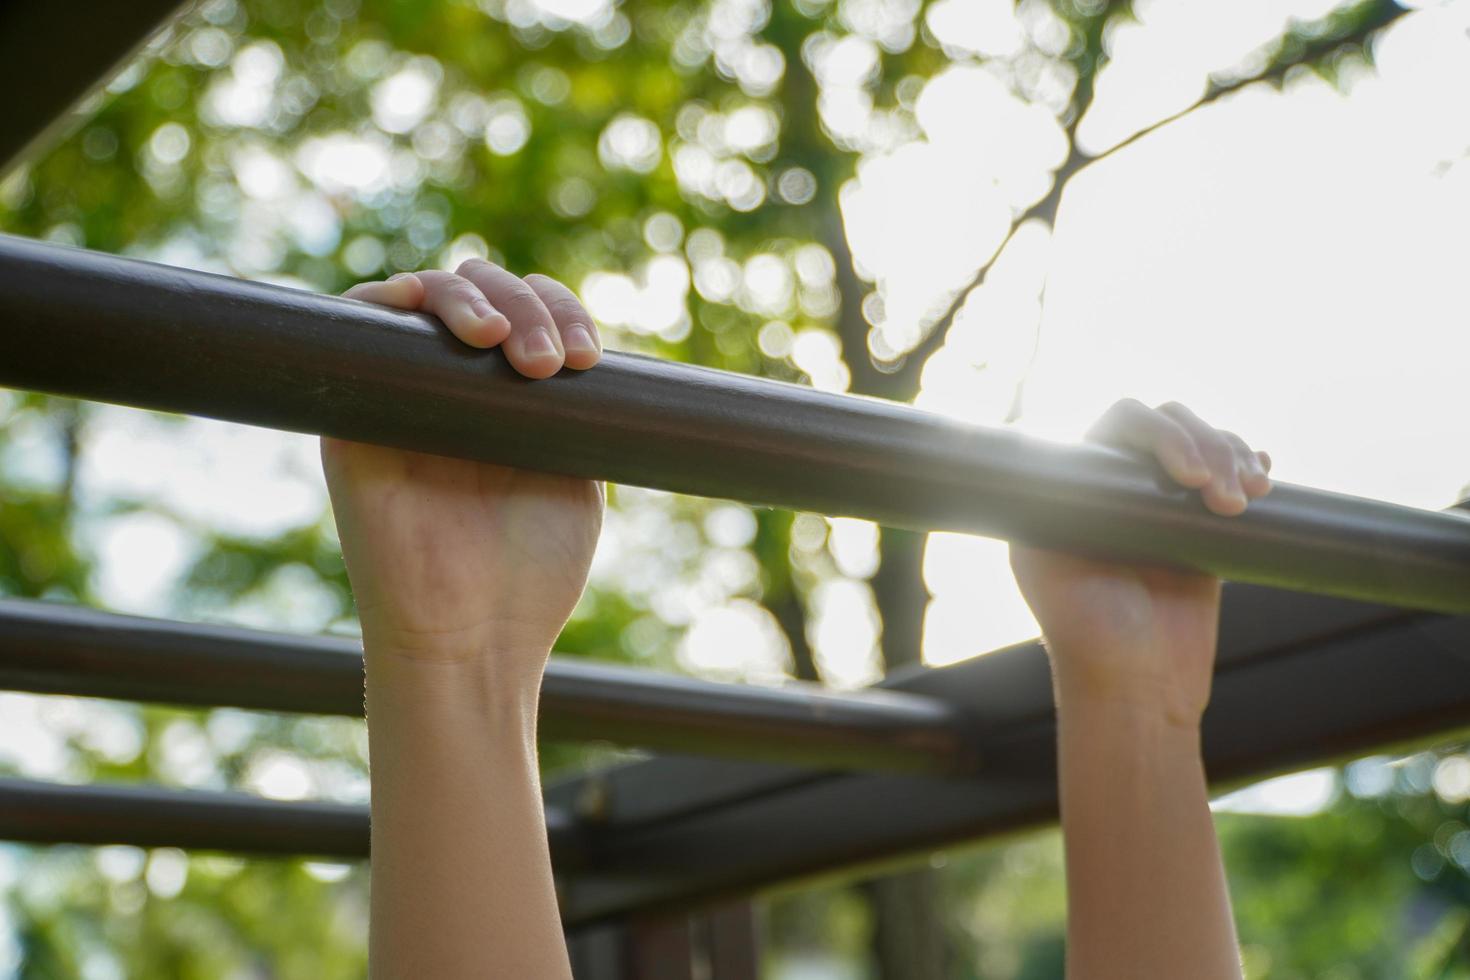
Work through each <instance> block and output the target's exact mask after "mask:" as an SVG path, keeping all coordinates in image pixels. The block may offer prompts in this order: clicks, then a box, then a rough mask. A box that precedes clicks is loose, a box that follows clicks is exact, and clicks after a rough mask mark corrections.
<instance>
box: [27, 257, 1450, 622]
mask: <svg viewBox="0 0 1470 980" xmlns="http://www.w3.org/2000/svg"><path fill="white" fill-rule="evenodd" d="M0 323H4V325H5V327H4V329H3V330H0V384H5V385H10V386H14V387H20V388H31V389H35V390H38V391H47V392H53V393H56V394H63V395H73V396H76V397H80V398H91V399H96V400H100V401H111V402H117V403H120V404H125V405H136V406H140V407H144V408H152V409H160V410H165V411H178V412H188V413H193V414H198V415H204V416H209V417H213V418H223V419H231V420H234V421H237V422H246V423H250V424H253V425H265V426H272V427H275V428H281V429H291V430H295V431H302V432H322V433H326V434H330V435H334V436H339V437H343V438H348V439H355V440H360V441H367V442H377V443H382V444H384V445H394V446H405V447H411V448H414V449H418V450H423V451H427V452H434V453H441V454H445V455H456V456H464V457H468V458H473V459H484V460H493V461H496V462H499V463H505V464H509V465H514V466H523V467H528V468H533V469H543V470H548V471H554V472H560V473H568V474H572V475H579V476H587V477H596V478H600V479H607V480H613V481H616V482H620V483H628V484H634V485H637V486H645V487H653V488H656V489H662V490H669V491H674V492H678V493H689V494H696V495H700V496H714V497H727V498H734V499H740V500H746V501H750V502H752V503H758V504H770V505H776V506H782V507H789V508H793V509H798V510H811V511H819V512H823V513H829V514H845V515H852V516H857V517H865V518H870V519H872V520H876V521H878V522H880V523H883V524H888V525H892V526H897V527H909V528H916V529H921V530H957V531H966V532H974V533H981V534H988V535H993V536H997V537H1005V538H1014V539H1018V540H1025V541H1030V542H1033V543H1036V544H1041V545H1049V546H1055V547H1066V548H1070V549H1072V550H1076V551H1083V552H1087V553H1094V554H1099V555H1110V556H1115V557H1122V558H1130V559H1136V560H1147V561H1157V562H1166V563H1170V564H1175V565H1181V566H1186V567H1191V568H1197V569H1201V570H1204V571H1208V572H1211V573H1214V574H1217V575H1220V576H1222V577H1224V578H1229V579H1236V580H1240V581H1247V582H1256V583H1259V584H1264V585H1274V586H1280V587H1283V588H1291V589H1300V590H1306V591H1314V592H1321V593H1324V594H1330V595H1337V596H1343V597H1347V598H1356V599H1363V600H1370V601H1376V602H1385V603H1390V604H1393V605H1398V606H1405V607H1410V608H1418V609H1427V610H1435V611H1441V612H1457V613H1465V612H1470V518H1467V517H1465V516H1464V515H1462V514H1453V513H1435V512H1430V511H1423V510H1416V509H1412V508H1407V507H1397V506H1392V505H1389V504H1385V503H1381V502H1377V501H1371V500H1364V499H1361V498H1357V497H1349V496H1344V495H1341V494H1333V493H1327V492H1323V491H1319V490H1309V489H1305V488H1302V487H1296V486H1290V485H1285V484H1281V485H1278V486H1277V488H1276V490H1275V492H1274V493H1272V494H1271V496H1269V497H1267V498H1265V499H1263V500H1259V501H1256V502H1255V503H1253V504H1252V506H1251V508H1250V510H1249V511H1248V512H1247V513H1246V514H1245V515H1244V516H1242V517H1239V518H1222V517H1218V516H1216V515H1214V514H1211V513H1210V512H1209V511H1208V510H1206V509H1205V507H1204V506H1203V504H1202V503H1201V502H1200V500H1199V497H1198V494H1196V493H1193V492H1190V491H1185V490H1182V489H1180V488H1178V487H1175V486H1173V485H1171V484H1170V482H1169V481H1167V480H1166V479H1164V478H1163V476H1162V475H1161V473H1160V472H1159V471H1158V470H1157V469H1156V468H1155V467H1154V466H1152V465H1151V464H1147V463H1144V462H1140V461H1138V460H1134V459H1131V458H1129V457H1125V456H1122V455H1119V454H1116V453H1111V452H1107V451H1105V450H1102V449H1098V448H1096V447H1090V446H1059V445H1054V444H1049V443H1044V442H1039V441H1035V440H1030V439H1026V438H1023V437H1021V436H1019V435H1017V434H1015V433H1013V432H1007V431H1000V430H989V429H982V428H976V427H972V426H967V425H962V424H959V423H957V422H953V421H950V420H947V419H943V418H940V417H938V416H934V415H930V414H928V413H925V412H921V411H918V410H916V409H913V408H909V407H907V406H902V405H896V404H890V403H885V402H880V401H874V400H867V399H861V398H852V397H844V396H840V395H832V394H828V393H824V392H818V391H813V390H811V389H809V388H803V387H800V386H796V385H788V384H782V383H779V382H775V381H767V380H763V379H759V378H751V377H745V376H741V375H734V374H728V373H723V372H719V371H711V370H707V369H703V368H697V367H691V366H688V365H683V364H674V363H668V362H663V361H658V360H652V359H648V358H643V357H636V356H631V355H623V354H616V353H609V354H608V355H607V356H606V358H605V362H604V363H603V364H602V365H601V366H600V367H598V368H597V369H596V370H593V371H588V372H585V373H580V374H579V373H577V372H570V371H568V372H563V373H562V374H560V375H558V376H557V377H556V378H553V379H551V380H549V381H538V382H527V381H525V380H524V379H523V378H520V377H519V376H517V375H516V374H515V373H514V372H513V371H512V370H511V369H510V367H509V366H508V365H507V364H506V361H505V358H504V356H503V355H502V354H501V353H500V352H499V351H477V350H472V349H470V348H469V347H466V346H465V345H463V344H460V343H458V342H457V341H455V340H454V339H453V338H452V337H451V336H449V334H448V332H447V331H445V330H444V329H443V327H442V326H441V325H440V324H439V323H438V322H437V321H435V320H433V319H432V318H430V317H427V316H424V315H421V314H413V313H403V312H400V311H395V310H388V309H385V308H382V307H376V306H371V305H369V304H366V303H360V302H355V301H352V300H344V299H338V298H333V297H329V296H321V295H317V294H313V293H308V292H302V291H298V290H290V289H284V288H281V287H277V286H270V285H265V284H262V283H252V282H242V281H239V280H235V279H230V278H227V277H223V276H215V275H210V274H207V273H202V272H191V271H186V270H183V269H174V268H168V267H165V266H159V265H154V264H151V263H147V262H140V261H136V260H131V259H123V258H118V257H115V256H109V255H103V254H100V253H96V252H88V251H83V250H80V249H69V248H64V247H61V246H57V245H51V244H45V243H41V242H35V241H28V240H25V239H20V238H13V237H4V236H0Z"/></svg>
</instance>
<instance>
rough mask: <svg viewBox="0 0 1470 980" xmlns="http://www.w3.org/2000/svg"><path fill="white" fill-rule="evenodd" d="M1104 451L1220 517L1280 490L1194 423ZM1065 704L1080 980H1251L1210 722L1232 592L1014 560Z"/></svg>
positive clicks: (1085, 562)
mask: <svg viewBox="0 0 1470 980" xmlns="http://www.w3.org/2000/svg"><path fill="white" fill-rule="evenodd" d="M1094 438H1095V439H1096V440H1097V441H1101V442H1104V443H1107V444H1110V445H1113V446H1115V447H1117V448H1122V449H1127V450H1132V451H1135V452H1139V453H1145V454H1148V455H1152V456H1154V457H1156V458H1157V459H1158V460H1159V462H1160V463H1161V464H1162V465H1163V466H1164V468H1165V470H1167V471H1168V473H1169V474H1170V475H1171V476H1172V477H1173V478H1174V479H1175V480H1177V481H1178V482H1179V483H1181V484H1183V485H1185V486H1188V487H1192V488H1197V489H1199V490H1200V491H1201V495H1202V497H1203V499H1204V501H1205V503H1206V505H1207V506H1208V507H1209V508H1210V509H1211V510H1214V511H1215V512H1216V513H1219V514H1222V515H1225V516H1231V515H1235V514H1239V513H1241V512H1242V511H1243V510H1244V509H1245V507H1246V506H1247V502H1248V500H1249V499H1250V498H1252V497H1258V496H1261V495H1263V494H1265V493H1267V492H1269V490H1270V481H1269V478H1268V477H1267V475H1266V473H1267V469H1268V468H1269V466H1270V460H1269V458H1268V457H1266V456H1265V455H1264V454H1258V453H1255V452H1253V451H1251V450H1250V449H1249V448H1248V447H1247V446H1246V445H1245V444H1244V443H1243V442H1241V441H1240V440H1239V439H1238V438H1237V437H1235V436H1233V435H1231V434H1230V433H1223V432H1218V431H1216V430H1215V429H1213V428H1211V427H1209V426H1207V425H1206V424H1205V423H1203V422H1202V421H1200V420H1199V419H1198V418H1196V417H1195V416H1194V415H1193V414H1192V413H1190V412H1189V411H1188V410H1187V409H1184V408H1183V407H1181V406H1177V405H1166V406H1162V407H1161V408H1160V409H1157V410H1154V409H1148V408H1146V407H1144V406H1143V405H1140V404H1138V403H1137V402H1122V403H1119V405H1117V406H1115V407H1114V408H1113V410H1112V411H1111V412H1109V413H1108V415H1107V416H1106V417H1105V418H1104V419H1103V421H1102V422H1101V423H1099V425H1098V427H1097V429H1095V430H1094ZM1012 564H1013V565H1014V567H1015V569H1016V575H1017V579H1018V581H1019V582H1020V583H1021V586H1022V590H1023V591H1024V592H1025V594H1026V598H1027V601H1028V602H1030V604H1031V607H1032V609H1033V610H1034V611H1035V613H1036V616H1037V619H1038V620H1039V621H1040V623H1041V626H1042V631H1043V633H1044V634H1045V636H1046V640H1047V650H1048V653H1049V654H1050V656H1051V662H1052V676H1053V681H1054V686H1055V690H1056V700H1057V734H1058V753H1059V754H1058V763H1059V774H1060V795H1061V811H1062V832H1063V837H1064V840H1065V842H1066V852H1067V890H1068V900H1067V909H1068V915H1067V972H1068V976H1069V977H1071V978H1073V980H1125V978H1127V980H1136V978H1140V977H1190V978H1192V980H1238V978H1239V977H1240V976H1241V970H1240V956H1239V951H1238V947H1237V941H1236V937H1235V926H1234V921H1233V919H1232V915H1231V911H1230V894H1229V891H1228V889H1227V887H1226V882H1225V872H1224V868H1223V866H1222V863H1221V860H1220V849H1219V844H1218V842H1217V840H1216V837H1215V829H1214V822H1213V820H1212V818H1211V814H1210V810H1209V800H1208V796H1207V793H1206V787H1205V773H1204V766H1203V763H1202V760H1201V756H1200V718H1201V716H1202V715H1203V713H1204V709H1205V705H1206V704H1207V703H1208V701H1209V695H1210V680H1211V676H1212V672H1213V667H1214V661H1215V642H1216V632H1217V629H1218V624H1219V605H1220V583H1219V582H1218V581H1217V580H1215V579H1212V578H1209V577H1207V576H1202V575H1196V574H1192V573H1186V572H1178V571H1173V570H1168V569H1163V568H1154V567H1143V566H1129V565H1119V564H1115V563H1108V562H1101V561H1095V560H1090V559H1086V558H1080V557H1074V556H1069V555H1063V554H1057V553H1052V552H1046V551H1039V550H1035V549H1027V548H1020V547H1017V548H1014V549H1012Z"/></svg>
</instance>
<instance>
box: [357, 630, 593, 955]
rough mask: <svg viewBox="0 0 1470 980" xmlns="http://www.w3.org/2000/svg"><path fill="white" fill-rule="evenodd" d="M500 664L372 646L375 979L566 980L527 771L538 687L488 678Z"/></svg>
mask: <svg viewBox="0 0 1470 980" xmlns="http://www.w3.org/2000/svg"><path fill="white" fill-rule="evenodd" d="M519 659H520V660H522V661H524V659H525V658H519ZM533 659H534V658H533ZM499 662H502V663H503V662H505V660H503V659H502V660H501V661H499ZM496 663H497V660H496V658H494V657H493V655H492V656H487V657H474V658H472V659H469V660H465V661H458V662H435V661H430V660H414V659H410V658H407V657H403V656H400V655H397V654H394V653H392V652H389V651H385V650H382V649H375V648H374V646H373V645H372V643H371V642H370V643H369V644H368V655H367V717H368V733H369V751H370V754H371V761H372V781H373V782H372V787H373V788H372V908H371V920H372V921H371V933H370V935H371V940H370V947H371V948H370V962H371V971H372V975H373V977H374V978H375V980H399V978H416V977H442V978H446V980H454V978H459V977H483V976H507V977H511V976H515V977H537V978H541V977H547V978H551V977H557V976H562V977H570V976H571V970H570V966H569V965H568V962H567V955H566V946H565V942H564V939H563V937H562V935H561V932H560V929H559V928H558V923H559V921H560V919H559V916H558V914H557V906H556V894H555V889H554V885H553V880H552V875H551V859H550V854H549V849H548V847H547V841H546V823H545V812H544V809H543V804H542V801H541V791H540V779H539V776H538V773H537V767H536V749H535V712H536V701H537V696H538V694H539V691H538V686H537V683H536V681H535V679H534V678H507V677H497V676H496V672H495V664H496Z"/></svg>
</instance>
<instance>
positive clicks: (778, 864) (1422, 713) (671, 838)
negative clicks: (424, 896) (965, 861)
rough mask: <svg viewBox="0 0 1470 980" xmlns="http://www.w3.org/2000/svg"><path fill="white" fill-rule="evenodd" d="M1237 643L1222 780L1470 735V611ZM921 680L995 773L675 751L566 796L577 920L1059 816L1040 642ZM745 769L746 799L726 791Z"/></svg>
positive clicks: (103, 803) (557, 846)
mask: <svg viewBox="0 0 1470 980" xmlns="http://www.w3.org/2000/svg"><path fill="white" fill-rule="evenodd" d="M1222 642H1223V646H1222V651H1221V663H1220V666H1219V671H1218V673H1217V676H1216V678H1215V690H1214V697H1213V700H1212V704H1211V707H1210V710H1209V712H1208V713H1207V715H1206V719H1205V738H1204V751H1205V757H1206V762H1207V765H1208V768H1209V773H1210V777H1211V781H1212V783H1213V784H1215V785H1220V784H1222V783H1224V784H1229V783H1232V782H1235V781H1238V780H1240V779H1242V778H1245V777H1249V776H1254V775H1262V774H1268V773H1272V772H1278V771H1282V770H1284V769H1289V768H1291V767H1299V766H1305V765H1310V764H1314V763H1320V762H1324V761H1330V760H1333V759H1337V758H1341V757H1343V755H1344V754H1345V753H1354V752H1360V751H1363V750H1365V749H1368V748H1370V747H1374V746H1379V745H1382V744H1385V743H1390V742H1394V741H1398V740H1404V739H1417V738H1422V737H1425V736H1429V735H1435V734H1439V733H1444V732H1449V731H1453V730H1456V729H1459V728H1462V727H1463V726H1465V725H1467V724H1470V671H1467V670H1466V669H1465V666H1466V662H1467V660H1470V619H1467V618H1454V619H1451V618H1445V617H1438V616H1427V615H1410V614H1405V613H1403V612H1400V611H1397V610H1393V609H1387V608H1383V607H1364V606H1361V605H1358V604H1354V603H1347V602H1340V601H1335V600H1328V599H1320V598H1314V597H1301V596H1292V595H1288V594H1285V593H1273V592H1270V591H1269V590H1260V589H1252V590H1245V591H1242V590H1240V589H1239V588H1237V589H1236V590H1235V593H1234V595H1233V596H1227V621H1226V630H1225V636H1224V637H1223V638H1222ZM902 683H903V685H904V686H905V687H907V688H909V689H912V690H915V691H928V692H936V691H937V692H943V693H944V695H945V696H946V697H948V698H952V699H953V700H955V701H956V702H958V703H959V704H961V705H962V706H964V707H966V708H967V709H969V710H971V711H975V712H978V713H980V714H982V715H984V716H985V717H986V718H987V725H986V727H985V729H984V731H983V733H982V734H981V736H980V747H981V749H982V751H983V752H984V757H985V759H986V764H985V765H984V767H983V768H982V769H981V770H980V771H979V772H978V773H977V774H976V775H975V776H973V777H972V778H969V779H963V780H956V779H933V778H920V777H914V776H911V775H895V774H849V773H834V772H827V773H816V772H809V773H806V774H804V775H800V776H795V777H794V776H793V775H792V774H791V773H790V771H788V770H783V769H781V768H779V767H774V766H766V767H759V766H753V765H751V764H748V763H738V764H736V763H727V762H710V763H707V764H706V765H705V766H703V767H702V768H700V767H692V766H688V765H686V762H685V760H682V759H655V760H650V761H648V762H641V763H635V764H632V765H629V766H625V767H620V768H619V769H617V770H614V771H612V772H604V773H592V774H589V775H587V776H585V777H582V778H580V779H578V780H574V781H571V782H569V783H566V784H563V785H561V786H553V787H551V788H550V789H549V790H548V799H547V814H548V825H549V829H550V836H551V840H552V853H553V860H554V862H555V865H556V868H557V872H558V880H559V882H560V886H561V887H560V893H561V903H562V904H561V907H562V914H563V918H564V919H565V920H566V922H567V923H568V925H571V926H581V925H586V924H588V923H594V922H598V921H604V920H607V919H609V918H614V917H617V916H622V915H626V914H629V913H634V912H636V913H640V914H641V913H646V912H649V911H657V910H660V909H670V908H679V907H686V906H687V903H691V902H706V901H710V900H713V899H717V898H719V897H721V896H725V895H731V894H738V893H744V892H748V891H750V890H752V889H757V888H761V887H764V886H768V885H771V884H775V883H778V882H789V881H791V880H793V879H796V878H800V877H803V876H807V875H814V874H827V873H831V872H833V871H835V870H838V869H844V868H846V869H855V868H859V867H862V866H866V865H871V864H873V863H875V862H886V861H891V860H893V859H894V858H898V857H902V856H904V855H911V854H912V855H917V854H922V853H924V852H925V851H929V850H933V849H936V848H941V847H946V846H950V845H953V844H958V843H961V842H965V841H971V840H975V839H978V838H981V837H985V836H989V835H994V834H997V833H1002V832H1007V831H1012V830H1015V829H1017V828H1019V827H1023V826H1027V825H1033V824H1037V823H1041V822H1046V821H1049V820H1052V819H1054V818H1055V814H1056V782H1055V781H1056V769H1055V741H1054V740H1055V726H1054V721H1053V718H1052V714H1051V710H1050V699H1051V692H1050V689H1049V684H1048V682H1047V669H1046V664H1045V654H1044V653H1043V651H1042V650H1041V649H1040V647H1039V646H1038V645H1036V644H1023V645H1021V646H1018V647H1014V648H1011V649H1008V650H1004V651H999V652H997V653H995V654H992V655H990V656H987V657H981V658H977V659H975V660H973V661H969V662H966V663H963V664H957V665H955V666H953V667H945V668H939V669H933V670H925V671H918V672H914V673H912V674H911V675H910V676H909V677H907V678H906V679H904V680H903V681H902ZM760 769H764V770H765V775H766V777H767V778H766V781H765V783H764V784H762V783H761V782H760V780H758V779H757V778H756V777H757V775H758V772H757V771H758V770H760ZM732 773H733V774H735V775H736V776H737V777H739V778H738V779H736V780H735V782H737V783H738V785H737V786H736V787H735V792H733V793H731V792H728V791H727V788H723V787H722V784H723V783H725V782H728V781H730V780H728V779H727V777H729V776H730V775H731V774H732ZM630 777H631V778H630ZM660 779H662V780H663V781H664V782H663V783H662V784H661V782H660ZM689 783H702V784H703V785H702V786H695V787H693V788H691V787H690V786H689V785H687V784H689ZM630 788H631V789H632V790H633V793H632V794H630V798H624V793H625V791H628V790H629V789H630ZM660 794H662V798H661V799H660V798H659V796H660ZM701 794H703V795H704V799H703V801H702V802H701V801H700V800H699V799H698V797H700V795H701ZM589 796H600V797H602V801H601V805H600V806H599V807H597V808H596V809H595V810H589V808H587V807H585V806H584V800H585V799H586V798H587V797H589ZM631 796H636V797H637V798H636V799H635V798H631ZM670 800H674V801H676V802H675V803H674V805H672V806H670V805H669V801H670ZM365 828H366V812H365V810H363V809H361V808H357V809H354V808H351V807H340V806H338V805H335V804H317V803H305V804H302V803H290V804H288V803H278V802H275V801H264V800H259V799H256V798H251V797H240V796H238V795H229V794H198V793H192V792H191V793H183V792H179V791H172V790H158V789H154V788H150V787H54V786H49V785H45V784H34V783H22V782H16V781H4V780H0V838H10V839H23V840H30V841H37V842H77V843H92V844H96V843H131V844H140V845H144V846H157V845H172V846H180V847H195V848H202V849H217V850H242V851H249V852H253V853H267V854H284V853H298V852H299V853H311V854H324V855H331V856H340V857H355V856H361V855H362V854H363V853H364V851H365V847H366V839H367V835H366V829H365Z"/></svg>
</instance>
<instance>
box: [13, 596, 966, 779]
mask: <svg viewBox="0 0 1470 980" xmlns="http://www.w3.org/2000/svg"><path fill="white" fill-rule="evenodd" d="M0 688H8V689H10V690H22V691H34V692H39V693H48V694H77V695H86V696H92V697H105V698H120V699H126V700H139V701H159V702H166V703H172V704H190V705H206V706H229V707H237V708H255V709H260V710H268V711H302V712H310V713H317V714H331V715H349V716H360V715H361V714H362V710H363V697H362V648H361V647H360V646H359V645H358V644H357V643H356V642H355V641H353V640H350V639H347V638H345V637H309V636H291V635H287V634H279V633H266V632H261V631H257V630H246V629H238V628H234V627H225V626H207V625H200V624H194V623H180V622H170V621H167V620H157V619H144V618H140V617H135V616H120V615H117V614H115V613H105V612H99V611H97V610H94V609H86V608H82V607H79V606H66V605H60V604H56V603H43V602H31V601H25V600H14V599H11V600H0ZM541 719H542V721H541V724H542V731H543V734H545V735H546V736H547V737H550V738H562V739H571V740H588V739H595V740H601V741H608V742H616V743H620V744H625V745H634V746H640V747H644V748H655V749H666V750H670V751H675V752H681V753H688V754H694V755H699V754H710V755H729V756H735V757H739V758H748V759H764V760H768V761H774V762H781V763H785V764H790V765H812V766H820V767H824V768H839V769H894V770H900V771H908V772H926V773H946V772H948V773H956V772H962V771H965V770H967V769H969V768H970V767H972V765H973V759H971V758H970V757H969V756H968V754H967V753H966V738H967V735H966V728H965V725H964V723H963V721H964V719H963V717H962V716H961V714H960V712H958V711H957V710H956V709H955V708H953V707H951V706H950V705H948V704H946V703H945V702H943V701H942V700H939V699H937V698H931V697H927V696H919V695H912V694H903V693H900V692H894V691H879V690H875V691H855V692H848V693H842V692H835V691H827V690H824V689H822V688H820V687H817V686H816V685H811V684H790V685H787V686H785V687H779V688H771V687H752V686H747V685H741V684H720V683H715V682H712V681H703V680H698V679H695V678H691V677H678V676H675V675H672V674H662V673H659V672H656V671H652V670H640V669H636V668H630V667H616V666H612V665H608V664H599V663H593V662H590V661H588V660H585V659H581V658H571V657H554V658H553V659H552V661H551V663H550V665H549V666H548V668H547V671H546V677H545V680H544V681H543V683H542V689H541Z"/></svg>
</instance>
